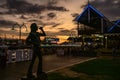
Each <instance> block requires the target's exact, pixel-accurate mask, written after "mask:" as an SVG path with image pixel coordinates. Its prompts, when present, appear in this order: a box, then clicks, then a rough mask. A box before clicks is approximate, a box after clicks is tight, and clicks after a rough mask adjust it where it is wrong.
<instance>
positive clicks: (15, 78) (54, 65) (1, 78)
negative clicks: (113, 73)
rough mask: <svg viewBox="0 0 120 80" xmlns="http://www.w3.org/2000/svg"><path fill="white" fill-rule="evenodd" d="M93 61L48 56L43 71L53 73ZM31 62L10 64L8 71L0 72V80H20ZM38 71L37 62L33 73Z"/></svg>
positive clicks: (44, 61)
mask: <svg viewBox="0 0 120 80" xmlns="http://www.w3.org/2000/svg"><path fill="white" fill-rule="evenodd" d="M89 59H93V58H89V57H71V56H60V57H58V56H56V55H46V56H43V69H44V71H45V72H47V73H48V72H52V71H55V70H57V69H61V68H64V67H67V66H71V65H73V64H77V63H80V62H84V61H86V60H89ZM29 63H30V61H25V62H19V63H11V64H8V65H7V67H6V69H2V70H0V80H19V78H21V76H25V75H26V72H27V69H28V65H29ZM36 69H37V60H36V62H35V65H34V70H33V72H34V73H35V72H36Z"/></svg>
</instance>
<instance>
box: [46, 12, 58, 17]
mask: <svg viewBox="0 0 120 80" xmlns="http://www.w3.org/2000/svg"><path fill="white" fill-rule="evenodd" d="M47 16H48V17H50V18H54V17H56V14H55V13H48V14H47Z"/></svg>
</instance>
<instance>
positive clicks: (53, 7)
mask: <svg viewBox="0 0 120 80" xmlns="http://www.w3.org/2000/svg"><path fill="white" fill-rule="evenodd" d="M47 9H48V10H56V11H69V10H67V9H66V8H65V7H58V6H49V5H48V6H47Z"/></svg>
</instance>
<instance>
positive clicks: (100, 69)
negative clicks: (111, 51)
mask: <svg viewBox="0 0 120 80" xmlns="http://www.w3.org/2000/svg"><path fill="white" fill-rule="evenodd" d="M71 70H73V71H75V72H77V73H84V74H87V75H89V76H91V77H93V78H94V79H93V80H97V79H98V78H99V79H98V80H120V76H119V75H120V59H115V60H113V59H96V60H92V61H88V62H85V63H82V64H78V65H75V66H73V67H71ZM87 80H89V79H87ZM90 80H91V79H90Z"/></svg>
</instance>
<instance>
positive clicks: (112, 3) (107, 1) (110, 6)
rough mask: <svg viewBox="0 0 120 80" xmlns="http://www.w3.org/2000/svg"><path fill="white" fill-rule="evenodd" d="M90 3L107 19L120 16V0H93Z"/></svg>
mask: <svg viewBox="0 0 120 80" xmlns="http://www.w3.org/2000/svg"><path fill="white" fill-rule="evenodd" d="M90 4H92V5H93V6H94V7H95V8H97V9H98V10H99V11H100V12H101V13H103V14H104V15H105V16H106V17H108V18H109V19H114V18H120V11H119V9H120V0H97V1H96V0H94V1H91V2H90Z"/></svg>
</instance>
